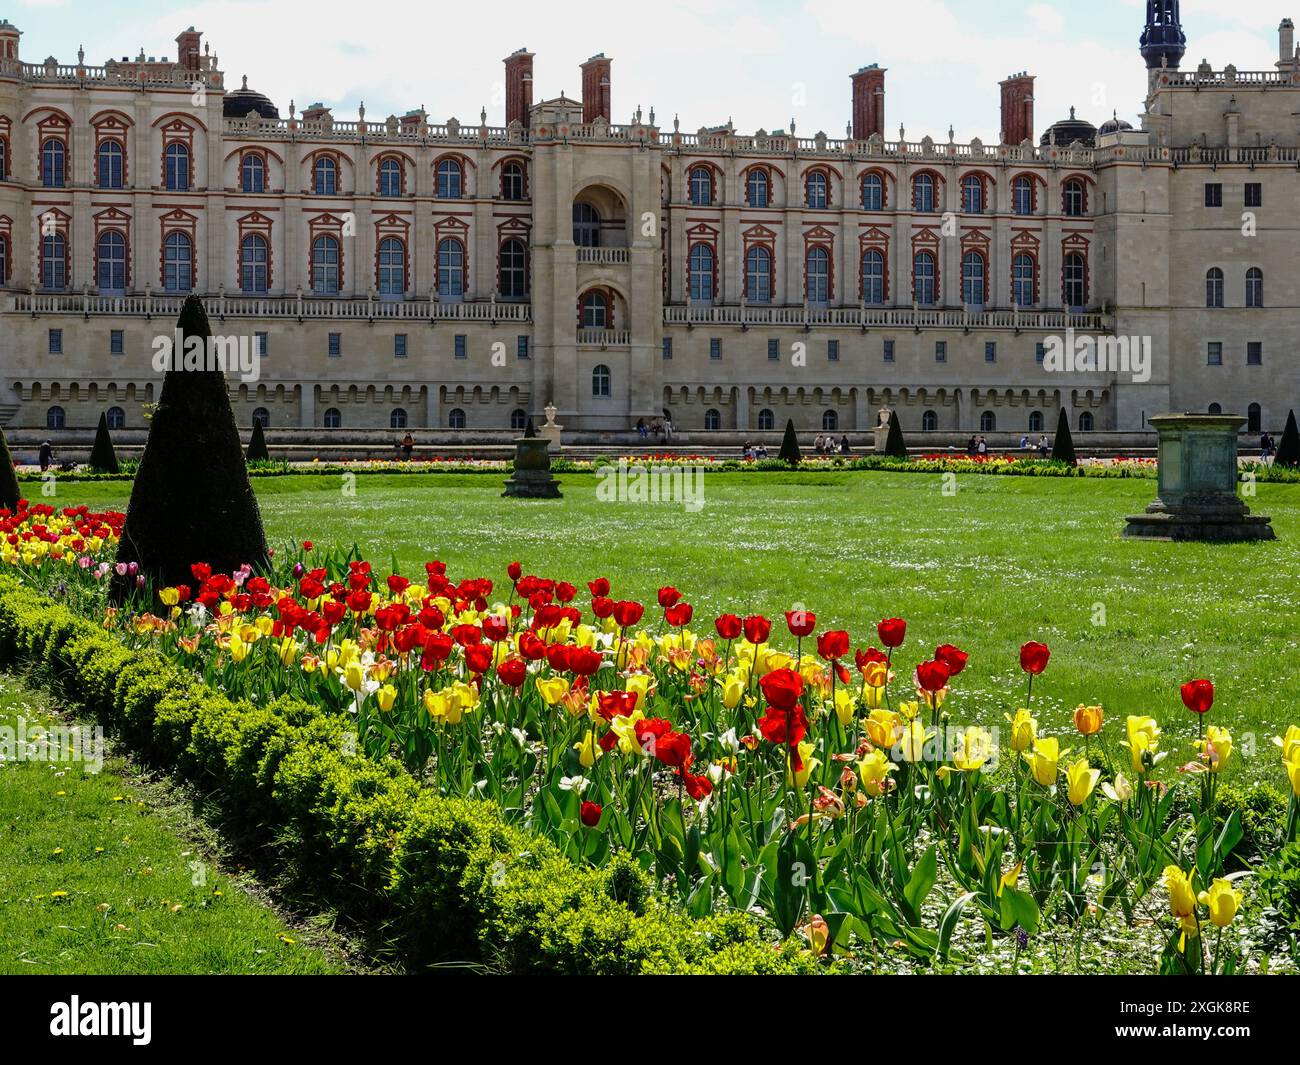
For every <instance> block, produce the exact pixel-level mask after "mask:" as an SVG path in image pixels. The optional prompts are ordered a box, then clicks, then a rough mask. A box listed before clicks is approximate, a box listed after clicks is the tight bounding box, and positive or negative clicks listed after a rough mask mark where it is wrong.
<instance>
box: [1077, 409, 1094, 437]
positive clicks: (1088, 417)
mask: <svg viewBox="0 0 1300 1065" xmlns="http://www.w3.org/2000/svg"><path fill="white" fill-rule="evenodd" d="M1095 424H1096V422H1095V420H1094V419H1093V417H1092V411H1089V410H1081V411H1079V432H1081V433H1090V432H1092V429H1093V426H1094V425H1095Z"/></svg>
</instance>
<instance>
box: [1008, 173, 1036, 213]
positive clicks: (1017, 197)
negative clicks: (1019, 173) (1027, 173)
mask: <svg viewBox="0 0 1300 1065" xmlns="http://www.w3.org/2000/svg"><path fill="white" fill-rule="evenodd" d="M1011 211H1012V213H1013V214H1033V213H1034V183H1033V182H1032V181H1031V180H1030V179H1029V178H1027V177H1018V178H1016V180H1015V181H1013V182H1012V183H1011Z"/></svg>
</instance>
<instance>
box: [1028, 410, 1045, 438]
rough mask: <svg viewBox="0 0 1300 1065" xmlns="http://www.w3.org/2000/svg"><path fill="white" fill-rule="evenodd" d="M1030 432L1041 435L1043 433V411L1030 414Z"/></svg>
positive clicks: (1033, 411) (1034, 411) (1032, 411)
mask: <svg viewBox="0 0 1300 1065" xmlns="http://www.w3.org/2000/svg"><path fill="white" fill-rule="evenodd" d="M1029 431H1030V432H1031V433H1041V432H1042V431H1043V412H1042V411H1041V410H1031V411H1030V412H1029Z"/></svg>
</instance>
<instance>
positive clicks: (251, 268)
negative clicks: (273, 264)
mask: <svg viewBox="0 0 1300 1065" xmlns="http://www.w3.org/2000/svg"><path fill="white" fill-rule="evenodd" d="M269 259H270V255H269V251H268V249H267V246H266V238H265V237H263V236H262V235H261V234H260V233H250V234H249V235H248V236H246V237H245V238H244V239H243V241H242V242H241V243H240V245H239V287H240V288H241V289H242V290H243V291H244V292H248V293H259V292H266V291H267V289H268V288H269V286H270V271H269V265H270V264H269Z"/></svg>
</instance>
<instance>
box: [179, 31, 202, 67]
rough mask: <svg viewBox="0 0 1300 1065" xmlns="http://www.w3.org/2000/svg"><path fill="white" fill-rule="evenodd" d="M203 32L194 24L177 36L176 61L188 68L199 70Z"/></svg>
mask: <svg viewBox="0 0 1300 1065" xmlns="http://www.w3.org/2000/svg"><path fill="white" fill-rule="evenodd" d="M202 40H203V34H202V33H201V32H200V31H199V30H196V29H195V28H194V27H193V26H191V27H190V28H189V29H187V30H186V31H185V32H184V33H182V34H181V35H180V36H179V37H177V38H176V61H177V62H178V63H180V65H181V66H183V67H184V68H185V69H186V70H198V69H199V59H200V56H201V55H202V49H201V48H200V42H201V41H202Z"/></svg>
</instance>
